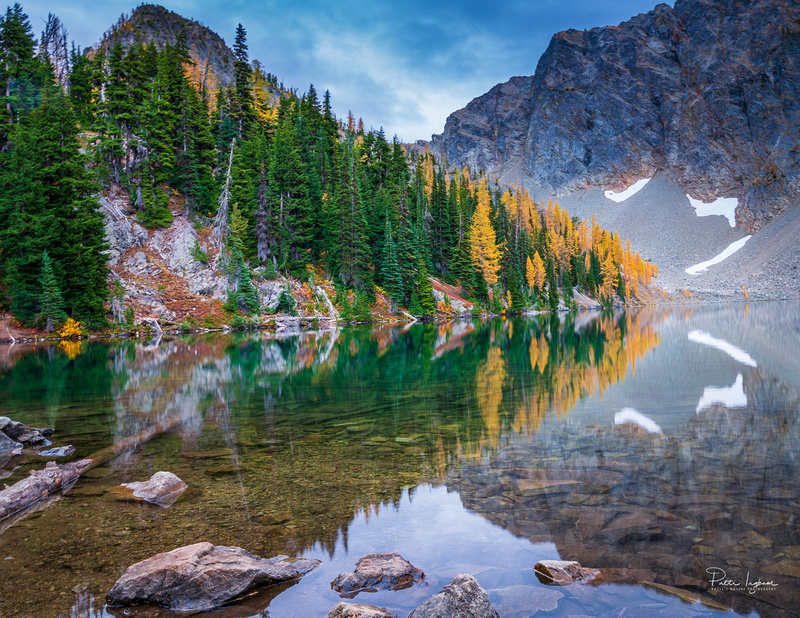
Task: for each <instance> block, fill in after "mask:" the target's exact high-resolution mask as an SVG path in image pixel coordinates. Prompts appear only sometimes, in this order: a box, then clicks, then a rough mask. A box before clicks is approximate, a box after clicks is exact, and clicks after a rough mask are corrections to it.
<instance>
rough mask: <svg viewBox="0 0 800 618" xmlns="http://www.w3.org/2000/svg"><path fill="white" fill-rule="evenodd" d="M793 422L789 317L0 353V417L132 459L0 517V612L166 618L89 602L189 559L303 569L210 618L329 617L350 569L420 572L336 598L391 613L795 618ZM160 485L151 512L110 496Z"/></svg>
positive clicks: (799, 347)
mask: <svg viewBox="0 0 800 618" xmlns="http://www.w3.org/2000/svg"><path fill="white" fill-rule="evenodd" d="M798 414H800V304H799V303H796V302H782V303H751V304H749V305H746V304H715V305H699V304H698V305H694V306H688V305H687V306H680V307H666V308H665V307H648V308H643V309H641V310H630V311H613V312H612V311H607V312H602V313H601V312H596V313H591V312H590V313H578V314H569V315H563V314H562V315H549V314H544V315H538V316H531V317H524V318H522V317H521V318H508V319H506V318H494V319H488V320H474V321H454V322H449V323H444V324H414V325H410V326H409V325H391V326H388V325H382V326H377V327H366V326H364V327H344V328H336V329H334V330H320V331H309V332H304V333H301V334H294V335H286V336H280V335H276V334H270V333H266V332H258V333H229V334H222V333H208V334H204V335H194V336H185V337H174V338H166V337H165V338H162V339H161V340H139V339H135V340H90V341H83V342H63V343H50V344H38V345H33V344H30V345H28V344H22V345H20V344H17V345H14V346H3V347H2V348H0V416H8V417H11V418H12V419H13V420H16V421H21V422H23V423H25V424H26V425H28V426H32V427H52V428H54V430H55V431H54V433H53V435H52V436H51V437H50V440H51V441H52V442H53V446H66V445H72V446H74V448H75V452H74V454H72V455H70V456H68V457H61V458H58V461H59V462H65V461H74V460H77V459H81V458H84V457H90V456H92V454H93V453H97V452H101V451H103V449H106V448H107V447H110V446H112V445H114V444H124V445H126V448H124V450H122V451H121V452H120V454H119V455H118V456H116V457H114V458H111V459H109V460H108V461H106V462H105V463H103V464H102V465H100V466H97V467H95V468H92V469H90V470H89V471H87V472H86V473H85V474H83V475H82V476H81V477H80V479H79V480H78V481H77V483H75V484H74V486H72V487H71V488H70V489H69V490H67V491H65V492H58V493H57V494H55V495H53V496H51V497H50V499H48V500H47V501H44V502H43V503H41V504H38V505H35V507H34V508H32V509H30V510H29V511H28V512H27V513H23V514H21V516H17V517H15V518H14V519H13V520H6V521H4V522H0V616H2V618H13V617H23V616H24V617H45V618H50V617H53V618H55V617H57V616H58V617H61V618H97V617H101V616H102V617H108V616H116V617H119V616H139V617H143V616H146V617H162V616H169V615H171V614H170V613H169V612H167V611H166V610H162V609H158V608H152V607H139V608H113V607H107V606H106V603H105V595H106V593H107V592H108V591H109V590H110V589H111V587H112V585H113V584H114V582H115V581H116V580H117V578H118V577H119V576H120V575H121V574H122V572H123V571H124V570H125V569H126V568H127V567H128V566H130V565H131V564H133V563H135V562H138V561H140V560H143V559H145V558H148V557H150V556H153V555H155V554H157V553H160V552H164V551H168V550H172V549H175V548H177V547H181V546H184V545H189V544H192V543H196V542H199V541H208V542H211V543H213V544H214V545H227V546H238V547H242V548H244V549H246V550H247V551H249V552H251V553H253V554H256V555H258V556H263V557H270V556H275V555H278V554H287V555H290V556H297V557H309V558H316V559H319V560H320V561H321V564H320V565H319V566H318V567H317V568H315V569H314V570H312V571H311V572H309V573H308V574H307V575H305V576H304V577H302V578H301V579H300V580H298V581H296V582H292V583H290V584H285V585H281V586H273V587H268V588H265V589H262V590H259V591H258V592H257V593H256V594H253V595H251V596H249V597H246V598H244V599H242V600H240V601H238V602H236V603H233V604H231V605H228V606H225V607H223V608H220V609H218V610H214V611H212V612H206V613H203V614H202V615H203V616H213V617H214V618H245V617H250V616H253V617H262V618H263V617H266V616H270V617H272V618H291V617H301V616H302V617H312V616H314V617H315V616H319V617H323V616H325V615H326V613H327V612H328V611H329V610H331V609H332V608H333V607H334V606H335V605H336V604H337V603H338V602H339V601H340V600H342V599H340V597H339V595H338V594H337V593H336V592H335V591H333V590H331V582H332V581H333V580H334V578H335V577H336V576H337V575H338V574H340V573H346V572H351V571H353V569H354V568H355V565H356V562H357V561H358V559H359V558H361V557H362V556H364V555H366V554H368V553H372V552H398V553H400V554H401V555H402V556H403V557H404V558H405V559H406V560H408V561H409V562H411V563H412V564H413V565H414V566H416V567H418V568H420V569H421V570H422V571H423V572H424V573H425V577H424V581H423V583H422V584H421V585H414V586H412V587H410V588H407V589H405V590H400V591H380V592H377V593H361V594H359V595H358V596H357V597H356V598H354V599H352V600H349V602H353V603H365V604H371V605H375V606H378V607H385V608H387V609H388V610H389V611H390V612H391V613H392V614H395V615H397V616H399V617H407V616H408V614H409V613H410V612H411V611H412V610H413V609H414V608H415V607H416V606H417V605H419V604H420V603H421V602H422V601H423V600H424V599H426V598H427V597H429V596H432V595H434V594H436V593H437V592H439V591H440V590H441V589H442V587H443V586H444V585H446V584H448V583H449V582H450V581H451V580H452V578H453V577H455V576H456V575H457V574H459V573H470V574H472V575H474V576H475V577H476V578H477V580H478V581H479V582H480V584H481V585H482V586H483V588H484V589H485V590H486V591H487V592H488V594H489V596H490V598H491V600H492V603H493V605H494V607H495V609H497V611H498V613H499V614H500V616H501V617H504V618H506V617H508V618H516V617H526V618H527V617H528V616H533V615H534V614H535V615H537V616H539V615H542V616H618V617H621V616H626V617H630V616H648V617H655V616H669V617H684V616H686V617H688V616H709V615H731V616H735V615H744V616H797V615H800V605H798V603H797V601H798V600H800V592H798V591H800V518H798V515H800V488H799V486H798V479H800V423H799V422H798ZM46 461H47V458H45V457H42V456H41V455H38V454H37V453H36V452H35V451H31V450H26V451H25V452H24V454H23V455H21V456H16V457H13V458H9V457H6V458H5V459H4V460H3V462H2V463H3V465H4V468H3V469H2V471H0V475H2V477H4V478H3V483H6V484H8V485H11V484H12V483H14V482H16V481H18V480H20V479H22V478H24V477H26V476H27V475H28V473H29V471H31V470H34V469H39V468H42V467H44V465H45V462H46ZM161 470H164V471H169V472H173V473H174V474H177V475H178V476H179V477H180V478H181V479H183V480H184V481H185V482H186V483H187V484H188V486H189V488H188V490H187V491H186V492H185V493H184V494H183V495H182V496H181V497H180V499H179V500H178V501H177V502H176V503H174V504H173V505H171V506H169V507H168V508H164V507H161V506H158V505H155V504H149V503H146V502H132V501H130V500H127V499H125V498H126V496H125V495H123V494H122V493H121V492H120V491H119V490H117V489H116V488H117V487H118V486H119V485H120V484H121V483H126V482H131V481H144V480H147V479H148V478H150V476H151V475H152V474H154V473H155V472H157V471H161ZM542 559H561V560H576V561H578V562H580V564H581V565H582V566H584V567H589V568H593V569H599V570H600V571H601V572H602V573H603V577H602V579H601V580H600V581H595V582H590V583H585V584H582V583H576V584H572V585H570V586H563V587H562V586H546V585H544V584H542V583H540V582H539V581H538V580H537V578H536V577H535V575H534V571H533V566H534V564H535V563H536V562H537V561H538V560H542ZM195 615H196V614H195Z"/></svg>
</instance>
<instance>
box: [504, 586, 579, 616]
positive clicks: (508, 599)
mask: <svg viewBox="0 0 800 618" xmlns="http://www.w3.org/2000/svg"><path fill="white" fill-rule="evenodd" d="M562 598H564V593H563V592H559V591H558V590H554V589H553V588H542V587H541V586H521V585H520V586H509V587H507V588H498V589H496V590H492V592H491V593H490V594H489V599H490V600H491V601H492V603H493V604H494V606H495V607H496V608H497V609H498V610H499V611H498V613H500V615H502V616H503V618H528V617H529V616H531V615H533V614H535V613H536V612H539V611H541V612H552V611H553V610H555V609H556V608H557V607H558V602H559V601H560V600H561V599H562Z"/></svg>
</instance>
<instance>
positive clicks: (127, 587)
mask: <svg viewBox="0 0 800 618" xmlns="http://www.w3.org/2000/svg"><path fill="white" fill-rule="evenodd" d="M318 564H319V561H318V560H308V559H299V560H298V559H293V558H289V557H288V556H277V557H275V558H269V559H265V558H259V557H257V556H254V555H253V554H251V553H249V552H246V551H245V550H243V549H241V548H239V547H223V546H214V545H212V544H211V543H196V544H194V545H188V546H186V547H180V548H178V549H174V550H172V551H170V552H165V553H162V554H158V555H156V556H153V557H152V558H148V559H147V560H142V561H141V562H137V563H136V564H134V565H131V566H130V567H128V569H127V570H126V571H125V573H124V574H123V575H122V577H120V578H119V579H118V580H117V582H116V583H115V584H114V587H113V588H112V589H111V590H110V591H109V593H108V595H106V599H107V601H108V603H109V604H110V605H112V606H122V605H141V604H149V605H157V606H160V607H166V608H168V609H171V610H173V611H179V612H188V611H200V610H207V609H211V608H214V607H218V606H219V605H222V604H223V603H226V602H228V601H230V600H233V599H236V598H238V597H240V596H242V595H243V594H245V593H247V592H249V591H251V590H253V589H255V588H258V587H261V586H268V585H270V584H276V583H280V582H286V581H291V580H293V579H297V578H299V577H301V576H302V575H305V574H306V573H308V572H309V571H310V570H311V569H313V568H314V567H316V566H317V565H318Z"/></svg>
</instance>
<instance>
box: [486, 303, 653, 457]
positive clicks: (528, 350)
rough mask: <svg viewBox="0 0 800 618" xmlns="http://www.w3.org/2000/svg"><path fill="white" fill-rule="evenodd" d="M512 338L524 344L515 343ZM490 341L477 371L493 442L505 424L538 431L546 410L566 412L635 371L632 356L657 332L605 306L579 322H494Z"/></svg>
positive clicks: (640, 352) (488, 435) (549, 319)
mask: <svg viewBox="0 0 800 618" xmlns="http://www.w3.org/2000/svg"><path fill="white" fill-rule="evenodd" d="M514 337H517V338H520V339H522V341H523V343H522V344H521V343H520V342H519V341H514V342H512V339H513V338H514ZM491 341H492V347H490V348H489V350H488V352H487V354H486V359H485V360H484V361H483V362H482V363H481V364H480V365H479V366H478V369H477V372H476V378H475V392H476V395H477V400H478V404H479V406H480V409H481V414H482V415H483V420H484V425H485V430H486V436H485V438H486V440H487V441H488V442H489V443H490V444H491V445H497V443H498V438H499V437H500V436H501V434H502V432H503V430H504V429H505V431H509V430H513V431H514V432H517V433H528V432H535V431H538V430H539V428H540V426H541V423H542V421H543V420H544V419H545V418H547V416H548V415H549V414H555V415H556V416H558V417H565V416H566V415H567V414H568V413H569V411H570V410H571V409H572V408H573V407H574V406H575V404H576V403H577V402H578V400H579V399H581V398H582V397H585V396H589V395H598V394H599V395H602V394H603V392H604V391H605V390H606V388H608V386H609V385H611V384H614V383H616V382H620V381H622V380H624V379H625V376H626V375H627V373H628V372H629V371H631V372H634V373H635V371H636V362H637V361H638V360H640V359H641V358H643V357H644V356H645V355H646V354H647V353H648V352H649V351H650V350H651V349H652V348H654V347H655V346H657V345H659V343H660V341H661V339H660V336H659V334H658V333H657V332H656V331H655V328H654V326H653V325H652V324H650V323H648V322H646V321H644V320H642V319H640V317H639V314H637V315H631V314H629V313H622V314H612V313H603V314H597V315H596V316H595V319H593V320H588V321H586V320H584V323H583V324H581V326H580V327H576V326H575V324H574V323H573V322H572V319H571V317H568V318H567V320H566V321H565V322H564V323H563V324H562V323H560V322H559V321H558V320H556V319H554V318H552V317H546V318H541V319H538V320H529V321H524V322H523V321H517V322H512V323H510V324H509V327H507V328H496V329H495V330H494V331H493V332H492V334H491ZM506 362H508V363H512V364H513V365H514V371H513V372H509V371H507V370H506V368H505V363H506ZM512 375H513V377H511V376H512Z"/></svg>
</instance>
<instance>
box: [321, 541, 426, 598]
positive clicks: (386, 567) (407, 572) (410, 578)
mask: <svg viewBox="0 0 800 618" xmlns="http://www.w3.org/2000/svg"><path fill="white" fill-rule="evenodd" d="M424 577H425V574H424V573H423V572H422V571H420V570H419V569H418V568H416V567H415V566H413V565H412V564H411V563H410V562H408V561H407V560H405V559H404V558H403V557H402V556H401V555H400V554H398V553H394V552H391V553H384V554H367V555H366V556H364V557H363V558H361V559H360V560H359V561H358V562H357V563H356V570H355V572H353V573H342V574H341V575H339V576H338V577H337V578H336V579H334V580H333V582H331V588H332V589H333V590H335V591H336V592H338V593H339V596H341V597H344V598H347V599H351V598H353V597H354V596H356V595H357V594H358V593H359V592H377V591H378V590H404V589H405V588H410V587H411V586H413V585H414V584H416V583H420V582H421V581H422V579H423V578H424Z"/></svg>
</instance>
